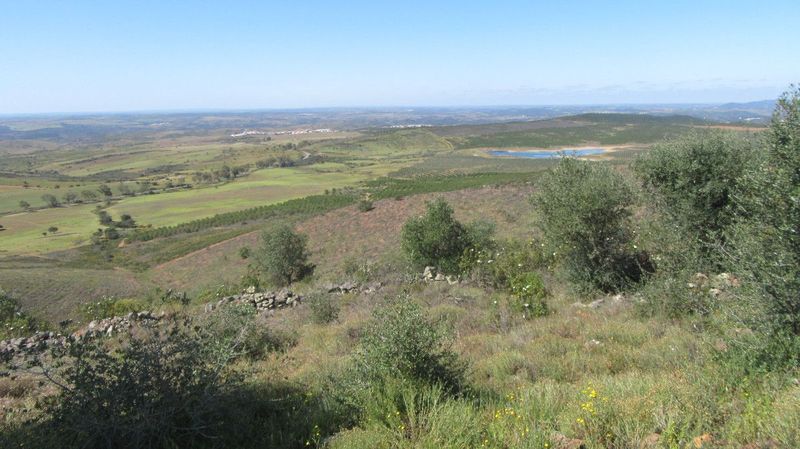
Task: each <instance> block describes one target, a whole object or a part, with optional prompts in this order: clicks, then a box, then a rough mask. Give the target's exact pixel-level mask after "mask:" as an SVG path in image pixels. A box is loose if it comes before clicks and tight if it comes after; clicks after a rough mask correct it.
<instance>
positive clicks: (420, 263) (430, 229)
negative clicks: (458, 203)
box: [401, 198, 470, 273]
mask: <svg viewBox="0 0 800 449" xmlns="http://www.w3.org/2000/svg"><path fill="white" fill-rule="evenodd" d="M401 240H402V247H403V250H404V251H405V253H406V254H407V255H408V257H409V259H410V261H411V263H412V264H413V265H414V266H415V267H416V268H424V267H425V266H434V267H437V268H439V269H440V270H442V271H444V272H447V273H457V272H458V271H459V259H460V258H461V255H462V254H464V250H465V249H467V248H469V246H470V238H469V233H468V231H467V228H466V227H465V226H464V225H463V224H461V223H460V222H459V221H458V220H456V219H455V217H454V216H453V208H452V207H450V205H449V204H447V202H446V201H445V200H443V199H441V198H440V199H437V200H435V201H432V202H429V203H428V204H427V211H426V212H425V215H423V216H421V217H416V218H411V219H409V220H408V221H407V222H406V223H405V225H403V232H402V234H401Z"/></svg>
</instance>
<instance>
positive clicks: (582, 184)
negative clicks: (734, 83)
mask: <svg viewBox="0 0 800 449" xmlns="http://www.w3.org/2000/svg"><path fill="white" fill-rule="evenodd" d="M581 120H584V121H591V123H593V124H598V123H603V122H604V121H608V120H611V121H614V120H618V118H607V117H602V116H600V117H595V116H589V117H582V118H580V119H575V121H581ZM640 120H641V121H643V122H644V123H645V124H646V125H647V128H644V131H642V132H641V135H642V136H649V137H642V140H647V139H650V138H651V137H652V136H653V135H655V134H660V135H661V137H664V133H663V132H661V131H663V129H662V130H661V131H656V130H654V129H653V128H651V127H653V126H656V124H658V123H660V119H653V120H649V119H644V118H643V119H640ZM670 123H673V122H670ZM614 124H619V123H618V122H616V121H614ZM694 124H696V123H695V122H694V121H685V122H683V121H680V122H678V123H673V125H674V126H671V127H670V131H676V130H677V129H678V128H680V129H681V130H684V131H688V132H682V133H678V132H677V131H676V132H675V134H674V135H673V134H672V132H670V133H667V135H668V139H666V140H660V141H659V143H658V144H657V145H655V146H654V147H653V148H652V149H649V150H647V151H643V152H641V153H639V154H638V155H637V156H636V157H635V158H632V159H631V158H624V159H617V160H614V161H611V162H609V161H600V160H579V159H572V158H564V159H560V160H558V161H553V162H545V163H544V164H543V165H541V166H540V167H539V168H538V169H537V170H531V171H527V172H523V171H509V172H486V171H483V170H482V169H481V170H477V171H475V172H473V173H458V174H456V173H447V174H442V173H440V174H438V175H436V174H426V175H423V176H418V177H412V178H402V177H380V178H379V179H376V180H371V181H369V182H366V183H363V184H361V185H358V186H357V187H354V188H351V189H344V190H337V191H336V192H334V191H329V192H327V194H319V195H314V196H308V197H305V198H302V199H294V200H290V201H286V202H283V203H280V204H275V205H268V206H262V207H256V208H252V209H243V210H239V211H236V212H227V213H219V214H216V215H209V216H207V217H204V218H199V219H198V220H195V221H189V222H186V223H183V224H180V225H176V226H172V227H158V228H131V229H130V230H125V231H124V232H125V237H126V238H127V239H128V242H129V243H128V246H129V247H128V246H125V245H123V246H122V247H121V248H120V247H118V245H116V244H110V243H109V242H108V241H102V242H97V243H96V244H95V245H93V246H92V247H91V249H86V250H85V251H86V253H84V254H83V255H82V256H81V257H84V258H85V259H74V260H78V261H80V260H83V261H87V260H94V259H90V258H91V257H95V256H97V257H98V258H105V257H106V256H108V260H105V259H103V260H104V261H103V262H102V263H107V264H109V266H111V267H115V269H121V267H125V266H126V265H124V264H129V265H130V266H133V264H134V261H136V260H138V262H137V263H138V264H139V265H136V266H137V267H139V268H141V270H140V271H141V272H142V273H144V272H146V270H147V269H149V268H150V266H152V265H154V264H155V263H162V262H164V261H168V260H178V259H180V258H182V257H183V258H189V259H188V260H189V261H190V262H189V263H190V264H197V265H199V266H200V268H199V270H201V271H203V270H205V271H206V272H207V274H206V275H207V276H209V277H211V276H213V275H214V274H213V273H210V272H211V271H213V270H211V269H210V268H209V267H211V266H214V267H217V266H232V265H236V266H237V267H238V271H233V272H234V273H236V274H237V276H232V277H229V278H228V280H227V281H226V282H225V283H224V284H222V285H216V286H215V287H214V288H208V289H206V290H205V291H203V292H202V293H200V294H198V295H196V296H194V297H188V296H186V295H183V294H177V293H175V292H172V291H164V290H159V291H158V294H151V295H132V296H134V297H131V298H125V299H119V298H110V299H107V302H97V303H95V305H94V306H91V307H84V309H83V310H82V313H83V314H84V316H86V317H88V318H91V319H101V318H104V317H107V316H114V315H122V314H126V313H131V312H138V311H141V310H153V309H161V310H163V311H165V312H168V314H169V316H171V317H173V319H172V320H170V321H169V324H168V325H163V326H159V327H156V328H153V329H136V332H134V333H132V334H131V335H121V336H116V337H109V338H103V339H81V340H76V341H74V342H72V344H70V345H68V346H67V347H65V348H61V349H59V351H61V353H58V354H50V355H48V356H43V357H40V358H36V359H35V360H32V361H30V364H31V366H29V367H26V368H25V369H24V370H17V371H14V372H13V374H9V375H8V376H5V377H3V378H0V396H2V398H3V401H4V402H3V407H4V408H3V409H2V411H1V412H0V413H1V414H2V415H1V416H2V426H3V427H2V430H3V433H2V437H0V442H2V443H3V444H4V445H7V446H8V447H65V448H70V447H76V448H77V447H91V448H95V447H96V448H106V447H109V448H110V447H113V448H128V447H130V448H139V447H159V448H176V447H186V448H188V447H192V448H198V447H200V448H202V447H241V448H248V447H252V448H262V447H286V448H295V447H296V448H301V447H320V448H323V447H324V448H434V447H435V448H544V449H551V448H552V449H557V448H578V447H585V448H661V447H663V448H687V447H689V448H774V447H787V448H791V447H798V446H800V433H798V431H797V429H799V428H800V382H798V376H800V371H798V367H799V366H800V302H798V298H800V236H798V232H797V225H798V223H800V203H798V197H799V196H800V91H797V90H795V91H791V92H789V93H787V94H786V95H785V96H784V97H782V98H781V99H780V100H779V102H778V106H777V108H776V111H775V115H774V117H773V121H772V123H771V125H770V127H769V128H768V129H766V130H764V132H763V133H761V134H759V135H755V136H754V135H742V133H732V132H723V131H719V130H698V129H694V128H691V126H690V125H694ZM592 126H595V125H592ZM597 126H599V125H597ZM673 127H674V128H675V129H672V128H673ZM443 129H444V128H443ZM548 129H549V128H548ZM569 129H571V128H569ZM437 132H439V133H440V134H441V136H438V137H437V140H436V142H437V144H440V145H442V146H443V147H446V146H447V145H445V143H446V142H450V143H451V144H452V143H455V146H459V145H478V144H477V143H475V142H477V140H476V139H478V137H471V136H466V135H465V133H464V132H463V130H458V129H455V130H450V131H448V132H450V133H451V134H453V135H455V136H456V137H457V138H454V140H452V141H448V140H446V137H447V138H449V137H450V136H448V135H447V134H446V133H445V132H444V131H437ZM508 132H513V133H518V132H524V133H535V130H524V131H517V130H510V131H508ZM548 132H549V131H548ZM581 132H583V131H581ZM586 132H589V133H596V132H597V130H596V129H594V130H592V129H591V128H590V129H589V130H588V131H586ZM626 132H627V131H626ZM423 134H424V133H416V132H415V133H404V134H403V135H402V136H400V137H398V138H397V141H395V142H394V143H393V144H392V145H389V146H387V147H386V154H384V156H385V155H392V154H395V152H396V151H400V152H402V151H408V152H409V153H413V158H416V157H417V152H416V151H412V148H413V147H414V145H416V144H417V143H418V141H417V140H418V139H421V138H423V137H421V136H423ZM484 134H486V133H484ZM377 135H379V134H377V133H376V134H375V135H369V136H367V137H365V138H364V140H363V141H359V142H355V143H354V142H345V143H342V142H339V143H337V144H336V148H337V151H339V150H341V151H345V149H347V150H348V151H350V150H353V149H354V148H355V149H356V150H358V151H364V152H368V149H369V148H374V146H375V145H376V139H377V137H376V136H377ZM592 135H594V134H592ZM442 136H445V137H442ZM504 136H505V135H504ZM546 137H548V134H547V133H545V134H544V137H542V136H539V137H537V138H542V139H544V138H546ZM481 138H484V137H481ZM564 138H565V139H566V140H567V141H569V142H572V140H571V139H578V140H580V141H583V138H582V137H581V138H579V137H576V135H575V134H574V132H573V131H570V134H568V135H567V137H564ZM519 139H522V137H521V136H519V135H517V134H513V135H510V136H505V137H503V139H501V141H500V142H501V143H503V142H506V143H508V144H509V145H512V144H513V145H517V144H519V143H520V142H521V141H520V140H519ZM525 139H526V140H525V142H522V143H526V142H528V140H527V139H528V138H527V137H525ZM604 139H611V138H610V137H603V138H597V141H601V142H602V141H604ZM620 139H623V137H620ZM612 140H613V139H612ZM624 140H625V141H626V142H630V141H631V140H630V139H629V138H628V137H625V138H624ZM635 140H637V139H634V141H635ZM409 142H416V143H414V144H411V143H409ZM470 142H471V143H470ZM493 142H494V143H492V145H496V142H497V141H493ZM480 145H483V144H482V143H481V144H480ZM497 146H503V145H497ZM390 150H391V151H390ZM447 151H450V150H449V149H448V150H447ZM370 157H372V156H370ZM436 157H437V158H443V157H444V156H442V155H439V156H436ZM455 157H456V158H458V157H459V156H457V155H455ZM437 160H439V159H437ZM456 160H458V159H456ZM409 164H413V161H411V160H406V161H404V162H403V164H402V165H403V167H408V166H410V165H409ZM395 168H397V167H395ZM498 186H503V187H502V189H507V190H508V191H511V192H514V194H515V195H517V196H511V195H510V196H508V197H503V196H502V195H501V193H502V192H504V191H501V189H500V188H499V187H498ZM462 191H463V192H467V193H464V195H467V194H468V193H471V194H473V195H474V197H473V198H476V199H475V201H476V202H477V201H478V200H479V199H480V197H479V195H481V194H486V193H485V192H492V193H493V194H494V196H489V198H490V199H489V200H488V202H490V203H493V204H485V203H481V204H480V210H477V211H474V210H473V211H472V214H471V215H469V214H467V213H466V211H467V210H468V209H469V207H470V206H471V205H470V204H459V203H458V202H456V201H453V200H452V198H458V197H456V196H455V195H454V193H457V192H462ZM498 191H501V193H497V192H498ZM448 192H449V194H451V196H446V195H447V194H448ZM520 192H521V193H520ZM420 195H427V196H425V197H424V198H426V199H430V201H428V202H427V203H425V202H423V201H422V200H420V201H419V203H420V204H418V205H417V206H418V207H416V208H410V206H408V203H411V201H412V199H411V198H412V197H415V196H420ZM520 195H521V196H523V197H525V198H527V202H526V203H524V204H519V203H518V202H511V201H510V200H509V202H507V203H502V202H498V201H497V198H515V199H516V198H519V196H520ZM487 196H488V195H487ZM448 198H450V200H449V201H448ZM467 198H470V197H467ZM363 201H369V203H370V204H369V206H370V207H363V206H361V204H359V202H363ZM422 203H425V205H424V206H423V205H422ZM123 204H124V202H123ZM490 206H491V207H490ZM403 207H409V208H408V209H404V208H403ZM381 214H386V215H385V216H386V217H388V218H384V215H381ZM133 215H134V216H133V217H131V220H134V219H136V222H138V216H137V215H136V214H133ZM312 218H313V220H315V222H316V223H324V224H327V225H328V227H327V228H324V229H323V230H322V231H320V230H318V229H317V228H314V227H312V226H311V225H309V224H308V222H309V220H311V219H312ZM344 218H347V219H349V220H350V222H351V223H359V224H361V226H355V229H356V230H355V231H354V232H351V233H349V234H348V231H347V229H349V228H347V227H346V226H344V225H342V224H341V223H339V222H338V221H337V220H339V221H341V220H343V219H344ZM95 219H97V218H95ZM380 220H384V221H380ZM302 229H312V230H315V231H314V232H316V233H315V234H313V235H308V234H306V233H303V232H302ZM508 229H511V230H514V232H513V233H512V232H504V231H503V230H508ZM308 232H309V234H312V232H311V231H308ZM248 236H250V237H248ZM228 240H231V241H232V242H233V243H231V244H230V245H229V246H230V251H229V253H224V254H225V257H227V254H230V255H231V257H230V259H228V258H225V259H223V260H216V261H214V262H213V263H216V264H219V265H211V263H212V262H209V261H207V260H206V259H203V258H202V256H198V255H197V254H195V253H192V251H196V250H201V251H200V252H203V251H205V252H210V251H212V250H213V249H212V247H211V245H212V244H224V242H225V241H228ZM368 240H369V241H371V242H381V243H379V244H378V245H379V247H380V249H381V254H380V255H379V256H378V257H369V258H367V257H365V256H364V255H363V253H362V252H359V247H360V246H366V243H362V242H366V241H368ZM157 247H158V248H157ZM203 248H205V249H203ZM151 250H152V252H153V253H154V254H155V255H152V254H151V255H149V256H148V257H150V259H145V258H141V259H136V257H138V256H137V254H143V253H145V252H149V251H151ZM315 252H316V253H318V254H315ZM319 253H324V255H325V256H324V257H323V258H316V257H318V255H319ZM158 254H161V255H163V260H162V259H159V257H161V256H159V255H158ZM213 254H220V253H213ZM154 261H155V262H154ZM109 271H111V270H109ZM423 273H429V274H430V275H429V276H428V275H425V276H423ZM437 275H441V276H437ZM437 279H438V280H437ZM332 280H335V281H337V282H339V281H343V280H346V281H349V282H353V283H358V284H365V285H366V284H370V283H375V282H379V283H380V287H381V288H380V289H379V290H377V291H376V292H370V293H367V292H363V291H362V292H358V291H357V290H353V291H352V292H350V293H345V294H340V293H331V292H332V291H334V290H332V289H330V288H328V287H325V284H327V283H328V281H332ZM188 282H199V279H195V278H192V279H188ZM248 287H251V288H253V289H278V288H282V287H286V288H290V289H294V290H295V291H299V292H302V293H304V294H306V300H305V301H304V302H303V303H302V304H301V305H300V306H298V307H295V308H291V309H288V308H287V309H283V310H279V311H277V312H275V313H274V314H272V315H269V316H267V315H264V314H258V313H257V312H256V310H255V308H253V307H250V306H247V305H242V304H229V305H227V306H221V307H218V308H216V309H214V310H213V313H212V312H209V311H208V310H207V309H206V306H207V304H209V303H210V304H215V303H216V301H217V300H218V299H219V298H221V297H224V296H227V295H229V294H233V293H236V292H238V291H240V290H242V289H244V288H248ZM12 293H13V292H12ZM12 296H13V295H9V294H3V295H2V296H0V318H2V319H3V323H4V325H3V328H2V331H3V332H5V333H4V334H3V337H4V338H6V337H16V336H19V335H23V333H21V331H20V329H25V330H27V331H29V330H30V329H33V328H39V329H41V330H43V331H45V330H50V329H55V324H54V323H49V324H48V323H45V322H40V321H38V320H36V319H34V318H33V317H31V316H29V315H28V314H26V313H24V312H23V311H22V310H21V309H20V308H19V305H18V304H17V302H16V299H12ZM56 356H58V357H56ZM40 382H41V383H40Z"/></svg>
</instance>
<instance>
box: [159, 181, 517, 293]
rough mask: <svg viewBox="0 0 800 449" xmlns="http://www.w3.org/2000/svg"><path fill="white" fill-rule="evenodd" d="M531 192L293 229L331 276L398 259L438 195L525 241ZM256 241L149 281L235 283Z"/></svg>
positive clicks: (339, 217)
mask: <svg viewBox="0 0 800 449" xmlns="http://www.w3.org/2000/svg"><path fill="white" fill-rule="evenodd" d="M531 191H532V188H531V187H530V186H506V187H500V188H495V187H484V188H479V189H469V190H461V191H457V192H448V193H440V194H425V195H416V196H412V197H408V198H404V199H402V200H394V199H387V200H381V201H378V202H376V203H375V209H373V210H371V211H369V212H359V211H358V210H357V209H356V207H355V206H353V207H346V208H342V209H338V210H335V211H332V212H329V213H327V214H324V215H320V216H317V217H313V218H311V219H309V220H307V221H304V222H302V223H300V224H299V225H298V226H297V230H298V231H299V232H302V233H304V234H307V235H308V237H309V249H310V251H311V253H312V262H313V263H315V264H316V265H317V271H316V272H317V275H318V276H320V277H322V278H326V277H335V276H336V275H337V274H338V273H339V272H340V271H341V267H342V264H343V263H344V261H345V260H346V259H348V258H355V259H357V260H370V261H372V262H377V261H380V260H383V259H385V258H386V257H390V256H392V255H395V256H396V255H398V254H399V248H400V232H401V230H402V227H403V223H405V221H406V220H407V219H408V218H409V217H411V216H414V215H420V214H422V213H423V212H424V210H425V202H426V201H430V200H432V199H434V198H436V197H442V198H444V199H445V200H446V201H447V202H449V203H450V204H451V205H452V206H453V208H454V209H455V211H456V217H457V218H458V219H459V220H462V221H464V222H469V221H473V220H477V219H483V220H489V221H492V222H494V223H496V225H497V235H498V237H500V238H510V237H515V238H519V237H524V236H526V235H528V234H529V232H530V230H531V229H532V225H531V222H532V217H531V211H530V210H531V207H530V204H529V202H528V197H529V196H530V194H531ZM258 239H259V232H258V231H256V232H251V233H248V234H244V235H241V236H238V237H235V238H232V239H230V240H226V241H223V242H219V243H216V244H214V245H211V246H209V247H207V248H204V249H202V250H200V251H195V252H193V253H190V254H187V255H185V256H182V257H180V258H177V259H175V260H172V261H169V262H166V263H164V264H161V265H159V266H157V267H154V268H153V269H152V270H151V278H152V279H153V280H154V281H156V282H157V283H159V284H161V285H164V286H169V287H172V288H177V289H181V290H187V291H190V292H192V291H197V290H198V289H200V288H202V287H208V286H212V285H218V284H221V283H223V282H235V281H237V280H238V279H239V278H240V277H241V276H242V275H243V274H244V273H245V270H246V267H247V264H248V262H249V261H248V260H243V259H241V257H239V255H238V251H239V248H241V247H245V246H246V247H251V248H253V247H256V246H257V245H258Z"/></svg>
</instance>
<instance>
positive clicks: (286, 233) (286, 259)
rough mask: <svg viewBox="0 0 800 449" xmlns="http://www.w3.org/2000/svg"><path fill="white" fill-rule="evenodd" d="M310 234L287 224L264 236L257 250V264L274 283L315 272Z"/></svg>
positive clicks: (293, 279) (289, 282)
mask: <svg viewBox="0 0 800 449" xmlns="http://www.w3.org/2000/svg"><path fill="white" fill-rule="evenodd" d="M307 241H308V237H306V236H305V235H302V234H298V233H296V232H294V230H292V228H291V227H289V226H287V225H284V226H279V227H277V228H275V229H273V230H270V231H266V232H264V233H263V234H262V235H261V246H260V247H259V248H258V250H257V251H256V253H255V258H256V260H257V263H258V266H259V268H260V269H261V272H262V273H263V274H264V276H265V277H266V278H267V280H268V281H269V282H270V283H272V284H273V285H277V286H284V285H289V284H291V283H292V282H295V281H299V280H300V279H303V278H304V277H305V276H307V275H308V274H310V273H311V272H313V271H314V267H313V265H310V264H309V263H308V256H309V254H308V251H307V250H306V243H307Z"/></svg>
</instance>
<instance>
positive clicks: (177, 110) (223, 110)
mask: <svg viewBox="0 0 800 449" xmlns="http://www.w3.org/2000/svg"><path fill="white" fill-rule="evenodd" d="M766 101H776V100H772V99H763V98H762V99H760V100H751V101H720V102H696V103H695V102H677V103H661V102H642V103H636V102H625V103H563V104H561V103H550V104H548V103H541V104H499V105H486V104H483V105H481V104H475V105H380V106H303V107H254V108H214V107H207V108H206V107H201V108H175V109H128V110H110V109H109V110H85V111H45V112H0V117H3V118H14V117H21V118H22V117H34V116H70V115H73V116H80V115H124V114H131V115H145V114H199V113H224V114H234V113H252V112H281V111H286V112H290V111H334V110H380V109H383V110H396V109H514V108H575V107H610V106H615V107H620V106H629V107H645V106H662V107H669V106H672V107H677V106H682V107H689V106H722V105H728V104H731V105H736V104H741V105H746V104H750V103H760V102H766Z"/></svg>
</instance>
